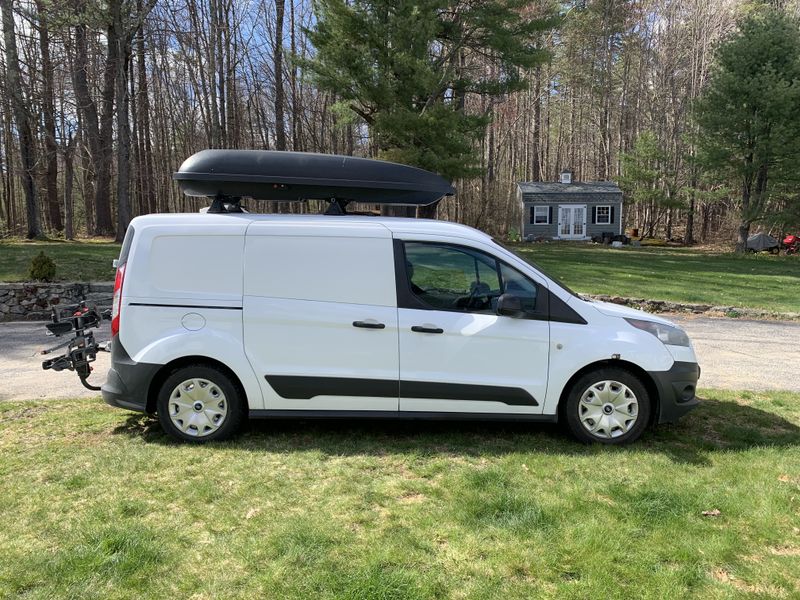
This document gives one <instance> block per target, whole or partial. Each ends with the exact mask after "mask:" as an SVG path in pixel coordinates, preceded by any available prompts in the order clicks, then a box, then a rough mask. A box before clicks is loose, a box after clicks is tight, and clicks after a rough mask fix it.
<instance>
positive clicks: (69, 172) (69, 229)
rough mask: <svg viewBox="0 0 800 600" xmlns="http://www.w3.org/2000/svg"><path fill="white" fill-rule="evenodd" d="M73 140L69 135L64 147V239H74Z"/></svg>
mask: <svg viewBox="0 0 800 600" xmlns="http://www.w3.org/2000/svg"><path fill="white" fill-rule="evenodd" d="M74 139H75V138H73V137H72V135H70V137H69V139H68V140H67V142H66V144H65V146H64V237H65V238H66V239H68V240H72V239H75V231H74V229H75V226H74V224H73V217H72V179H73V176H74V171H75V169H74V164H73V151H74V149H75V145H74Z"/></svg>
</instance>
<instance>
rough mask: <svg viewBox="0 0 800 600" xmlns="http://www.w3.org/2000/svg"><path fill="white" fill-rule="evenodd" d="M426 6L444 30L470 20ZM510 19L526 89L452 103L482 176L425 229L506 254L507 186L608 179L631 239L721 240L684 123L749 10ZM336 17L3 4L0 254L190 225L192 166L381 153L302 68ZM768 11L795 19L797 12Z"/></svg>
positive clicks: (117, 3) (474, 56)
mask: <svg viewBox="0 0 800 600" xmlns="http://www.w3.org/2000/svg"><path fill="white" fill-rule="evenodd" d="M333 4H335V3H333ZM340 4H342V5H343V6H344V3H343V2H340ZM355 4H359V3H358V2H356V3H355ZM360 4H361V5H370V3H369V2H361V3H360ZM373 4H381V3H373ZM384 4H387V3H384ZM391 4H392V3H388V5H391ZM400 4H407V3H400ZM438 4H439V5H441V7H443V8H442V10H444V9H447V10H450V11H451V14H452V15H455V17H453V19H455V20H457V19H458V14H459V10H461V9H462V8H463V7H467V8H469V7H470V5H471V3H470V2H467V1H465V2H439V3H438ZM497 4H504V3H503V2H497ZM505 4H508V5H509V7H510V8H511V9H512V10H514V11H517V12H518V13H519V14H520V16H521V18H523V17H524V18H526V19H534V20H535V23H536V24H537V25H536V26H535V27H531V28H530V30H529V31H527V32H526V35H527V36H529V38H530V40H529V41H530V45H529V46H528V48H530V49H532V51H534V52H535V54H536V60H531V61H528V62H526V61H524V60H522V59H519V60H517V61H516V63H515V64H516V65H517V67H518V69H519V83H520V85H507V86H505V88H503V87H502V86H500V87H497V86H495V87H494V88H493V87H492V86H484V87H483V88H479V87H477V88H474V89H465V90H464V91H463V93H462V94H461V95H460V97H459V98H458V102H460V110H462V111H464V112H465V113H468V114H471V115H475V116H476V117H479V118H485V123H484V124H483V125H482V126H481V134H480V136H479V138H476V139H475V141H474V149H473V150H474V152H475V156H476V161H477V167H478V168H477V169H476V170H475V171H474V172H473V173H470V174H462V175H461V176H459V177H456V178H455V182H456V186H457V190H458V194H457V196H456V197H455V198H452V199H447V200H445V201H443V202H442V203H441V204H440V206H439V207H438V216H439V217H440V218H446V219H450V220H457V221H461V222H464V223H467V224H469V225H472V226H475V227H479V228H482V229H484V230H487V231H490V232H492V233H494V234H497V235H508V236H510V237H513V236H514V235H515V234H516V233H518V223H519V218H520V215H519V208H518V207H517V205H516V195H515V183H516V182H517V181H521V180H526V181H556V180H557V179H558V174H559V172H560V171H561V170H562V169H563V168H567V167H569V168H571V169H573V170H574V172H575V179H576V180H604V179H614V180H618V181H620V183H621V185H622V186H623V188H624V189H625V190H626V193H627V194H628V198H627V199H626V200H627V201H626V211H627V221H626V224H627V225H628V227H638V228H639V229H640V230H641V231H642V233H644V234H646V235H649V236H661V237H666V238H680V239H682V240H686V241H693V240H700V241H710V240H714V239H724V240H731V241H732V240H733V237H732V236H733V235H734V229H733V227H734V225H735V224H736V222H735V221H734V220H733V219H732V218H731V217H730V215H731V213H732V212H733V211H734V208H733V207H734V205H735V203H736V197H737V195H738V194H739V189H738V187H737V182H736V181H735V180H730V179H725V178H724V177H714V176H709V174H708V173H706V172H704V170H703V168H702V166H701V165H698V163H697V161H695V160H693V157H694V156H695V155H696V152H697V148H696V144H697V140H698V125H697V124H696V120H695V119H693V118H692V109H693V106H694V104H695V101H696V100H697V99H698V97H699V96H700V95H701V94H702V92H703V90H704V88H705V86H706V85H707V82H708V80H709V77H710V75H711V73H712V70H713V68H714V61H715V52H716V50H717V48H718V47H719V46H720V44H721V43H723V42H724V41H725V40H726V39H728V38H729V36H731V35H732V34H734V32H735V31H736V30H737V27H738V25H737V23H739V22H740V21H741V19H743V18H745V17H747V15H748V14H749V13H750V12H752V11H754V10H756V9H757V8H758V6H761V5H755V4H753V3H749V2H740V1H734V0H634V1H623V0H596V1H595V0H586V1H585V2H568V3H566V4H558V5H554V4H552V3H550V2H546V1H540V2H528V3H521V2H517V3H505ZM331 5H332V0H326V1H325V2H316V3H315V2H309V1H308V0H105V1H97V0H14V1H12V0H0V8H2V16H3V33H4V35H3V49H2V52H0V74H1V75H0V93H1V94H2V96H1V97H2V106H0V236H25V235H27V236H29V237H33V236H40V235H49V236H55V237H60V236H63V237H66V238H68V239H72V238H74V237H76V236H87V235H89V236H116V237H117V239H121V236H122V235H123V234H124V231H125V228H126V226H127V224H128V223H129V221H130V219H131V218H132V217H133V216H136V215H139V214H143V213H150V212H164V211H170V212H176V211H195V210H198V208H199V207H201V206H204V205H206V204H207V202H205V201H202V200H199V199H188V198H186V197H184V196H183V195H182V194H181V193H179V191H178V189H177V187H176V186H175V185H174V184H173V182H172V178H171V175H172V173H173V172H174V171H176V170H177V168H178V167H179V165H180V164H181V162H182V161H183V160H184V159H185V158H186V157H188V156H189V155H191V154H192V153H194V152H196V151H198V150H200V149H204V148H255V149H273V150H298V151H309V152H326V153H340V154H355V155H360V156H384V155H386V153H385V152H383V151H384V150H386V148H383V147H381V144H380V143H379V142H376V136H375V135H374V127H373V124H372V123H371V121H370V116H369V115H365V114H361V113H359V112H358V111H356V110H354V107H353V106H352V102H350V101H349V99H348V97H347V94H345V93H344V92H343V90H342V89H339V90H337V89H331V86H330V85H325V83H324V82H323V81H322V78H321V77H320V68H319V65H318V64H317V66H316V67H315V66H314V61H315V60H316V59H317V55H318V48H316V47H315V46H314V44H313V43H312V40H314V39H320V38H319V37H315V35H316V36H319V26H320V15H322V16H323V17H324V18H323V19H322V22H325V19H329V18H330V10H331ZM473 8H474V7H473ZM773 9H775V10H779V11H783V12H785V13H787V14H789V15H794V16H796V15H798V3H797V2H794V3H789V4H786V3H779V4H775V5H774V6H773ZM326 10H327V11H328V12H324V11H326ZM437 10H439V8H437ZM321 11H322V12H321ZM482 18H483V17H482ZM483 26H485V25H483ZM442 39H445V38H442ZM340 42H341V43H344V44H346V43H348V41H347V40H340ZM320 43H321V42H320ZM446 45H447V42H446V41H445V42H437V44H435V48H434V50H432V52H433V51H438V52H443V50H442V48H443V47H445V46H446ZM496 45H500V44H496ZM490 50H491V51H489V50H487V51H486V52H482V51H481V47H479V46H478V45H476V44H473V45H471V46H465V47H464V48H463V49H461V50H460V51H459V53H458V55H457V60H458V61H459V62H458V65H457V66H461V67H464V68H465V69H466V68H467V67H468V68H470V69H472V70H473V71H474V70H477V71H481V72H486V73H489V75H492V76H494V77H495V78H496V79H497V78H498V77H499V76H498V73H496V72H495V70H496V69H497V68H498V67H497V60H495V59H496V58H497V54H496V52H497V50H496V48H491V49H490ZM518 58H519V57H518ZM515 72H516V71H515ZM523 83H525V84H526V85H522V84H523ZM443 97H444V98H445V100H444V101H445V102H447V101H448V100H447V92H444V93H443ZM388 156H389V157H392V156H394V155H392V154H391V152H390V153H389V154H388ZM637 190H638V193H637ZM642 190H644V191H646V192H648V193H642ZM796 198H797V196H796V192H793V191H792V189H791V188H787V189H786V190H784V192H782V194H779V195H775V196H773V197H770V200H769V209H770V210H768V211H766V212H767V216H769V214H778V213H780V212H781V211H783V210H784V209H785V208H786V207H787V206H789V205H794V204H793V203H795V202H796ZM257 208H258V209H260V210H262V211H265V210H268V209H270V208H273V209H276V210H293V211H301V210H307V207H303V206H299V205H298V206H294V205H292V206H286V205H282V206H273V207H264V206H260V205H259V206H258V207H257ZM754 222H755V223H756V224H757V225H758V226H759V227H762V228H765V229H772V230H774V231H778V230H780V229H784V228H786V227H791V226H793V225H800V223H791V222H787V220H786V219H783V221H781V220H775V219H769V218H763V215H758V217H757V218H756V219H754Z"/></svg>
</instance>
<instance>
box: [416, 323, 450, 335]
mask: <svg viewBox="0 0 800 600" xmlns="http://www.w3.org/2000/svg"><path fill="white" fill-rule="evenodd" d="M411 331H414V332H416V333H444V329H442V328H441V327H423V326H422V325H414V326H413V327H412V328H411Z"/></svg>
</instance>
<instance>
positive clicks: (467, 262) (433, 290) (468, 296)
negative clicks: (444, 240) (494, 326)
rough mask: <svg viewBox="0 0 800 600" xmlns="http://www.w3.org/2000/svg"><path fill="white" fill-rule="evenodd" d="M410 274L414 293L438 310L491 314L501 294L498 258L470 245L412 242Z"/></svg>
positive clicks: (409, 247) (408, 246)
mask: <svg viewBox="0 0 800 600" xmlns="http://www.w3.org/2000/svg"><path fill="white" fill-rule="evenodd" d="M405 250H406V273H407V274H408V279H409V285H410V287H411V291H412V293H413V294H414V295H415V296H417V298H419V299H420V300H421V301H422V302H424V303H425V304H427V305H428V306H430V307H431V308H435V309H437V310H451V311H459V312H477V313H491V312H494V310H495V307H496V306H497V298H498V297H499V296H500V293H501V292H500V289H501V287H500V274H499V272H498V270H497V261H496V260H495V259H494V258H492V257H490V256H488V255H486V254H483V253H482V252H477V251H473V250H471V249H468V248H461V247H455V246H446V245H441V244H428V243H423V242H408V243H406V244H405Z"/></svg>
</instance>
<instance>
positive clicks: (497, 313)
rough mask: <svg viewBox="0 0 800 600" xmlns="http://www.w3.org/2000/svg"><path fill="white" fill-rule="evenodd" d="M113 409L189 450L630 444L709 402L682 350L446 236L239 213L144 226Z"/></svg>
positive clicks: (444, 232) (130, 279)
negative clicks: (444, 424) (264, 437)
mask: <svg viewBox="0 0 800 600" xmlns="http://www.w3.org/2000/svg"><path fill="white" fill-rule="evenodd" d="M113 310H114V312H113V319H112V333H113V336H114V337H113V341H112V345H111V348H112V367H111V371H110V373H109V375H108V380H107V381H106V383H105V384H104V385H103V386H102V393H103V397H104V399H105V400H106V402H108V403H109V404H111V405H113V406H118V407H121V408H127V409H132V410H137V411H144V412H147V413H157V414H158V417H159V419H160V422H161V424H162V426H163V428H164V430H165V431H167V432H169V433H170V434H172V435H173V436H175V437H177V438H180V439H182V440H191V441H209V440H219V439H223V438H226V437H229V436H231V435H232V434H234V433H235V432H236V431H237V430H238V429H239V428H240V427H241V426H242V424H243V423H244V421H245V420H246V419H247V418H248V417H249V418H285V417H291V418H319V417H324V418H330V417H339V418H355V417H368V418H414V419H418V418H424V419H446V418H453V419H479V420H515V421H521V420H525V421H549V422H553V421H559V420H560V421H563V422H565V423H566V424H567V425H568V427H569V428H570V430H571V431H572V433H573V434H574V435H575V436H576V437H577V438H578V439H580V440H583V441H594V442H601V443H622V442H628V441H632V440H634V439H636V438H638V437H639V435H641V433H642V432H643V431H644V429H645V428H646V427H647V426H648V425H651V424H654V423H664V422H672V421H675V420H676V419H678V418H679V417H680V416H682V415H683V414H685V413H686V412H688V411H689V410H691V409H692V408H693V407H695V406H696V405H697V403H698V401H697V399H696V398H695V385H696V382H697V379H698V377H699V374H700V369H699V367H698V365H697V360H696V358H695V354H694V351H693V349H692V345H691V343H690V341H689V338H688V337H687V336H686V334H685V333H684V332H683V331H682V330H681V329H679V328H678V327H677V326H675V325H674V324H672V323H670V322H669V321H667V320H665V319H662V318H659V317H657V316H654V315H651V314H646V313H643V312H640V311H636V310H632V309H629V308H624V307H620V306H617V305H612V304H603V303H598V302H589V301H586V300H583V299H582V298H580V297H579V296H577V295H575V294H574V293H572V292H571V291H570V290H568V289H567V288H565V287H564V286H562V285H561V284H559V283H558V282H556V281H554V280H553V279H551V278H549V277H547V276H546V275H545V274H544V273H543V272H542V271H541V270H539V269H537V268H535V267H534V266H532V265H531V264H529V263H528V262H526V261H525V260H523V259H521V258H520V257H519V256H517V255H516V254H514V253H513V252H512V251H510V250H509V249H507V248H505V247H503V246H502V245H500V244H498V243H497V242H495V241H494V240H492V239H491V238H490V237H489V236H487V235H485V234H483V233H481V232H480V231H477V230H475V229H472V228H470V227H466V226H463V225H458V224H454V223H449V222H443V221H433V220H417V219H399V218H382V217H370V216H328V215H314V216H311V215H253V214H247V213H241V212H223V213H216V212H213V211H212V212H209V213H207V214H178V215H176V214H164V215H147V216H143V217H138V218H136V219H134V220H133V222H132V223H131V226H130V228H129V229H128V232H127V234H126V236H125V241H124V244H123V247H122V251H121V254H120V257H119V260H118V270H117V276H116V283H115V290H114V309H113Z"/></svg>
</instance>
